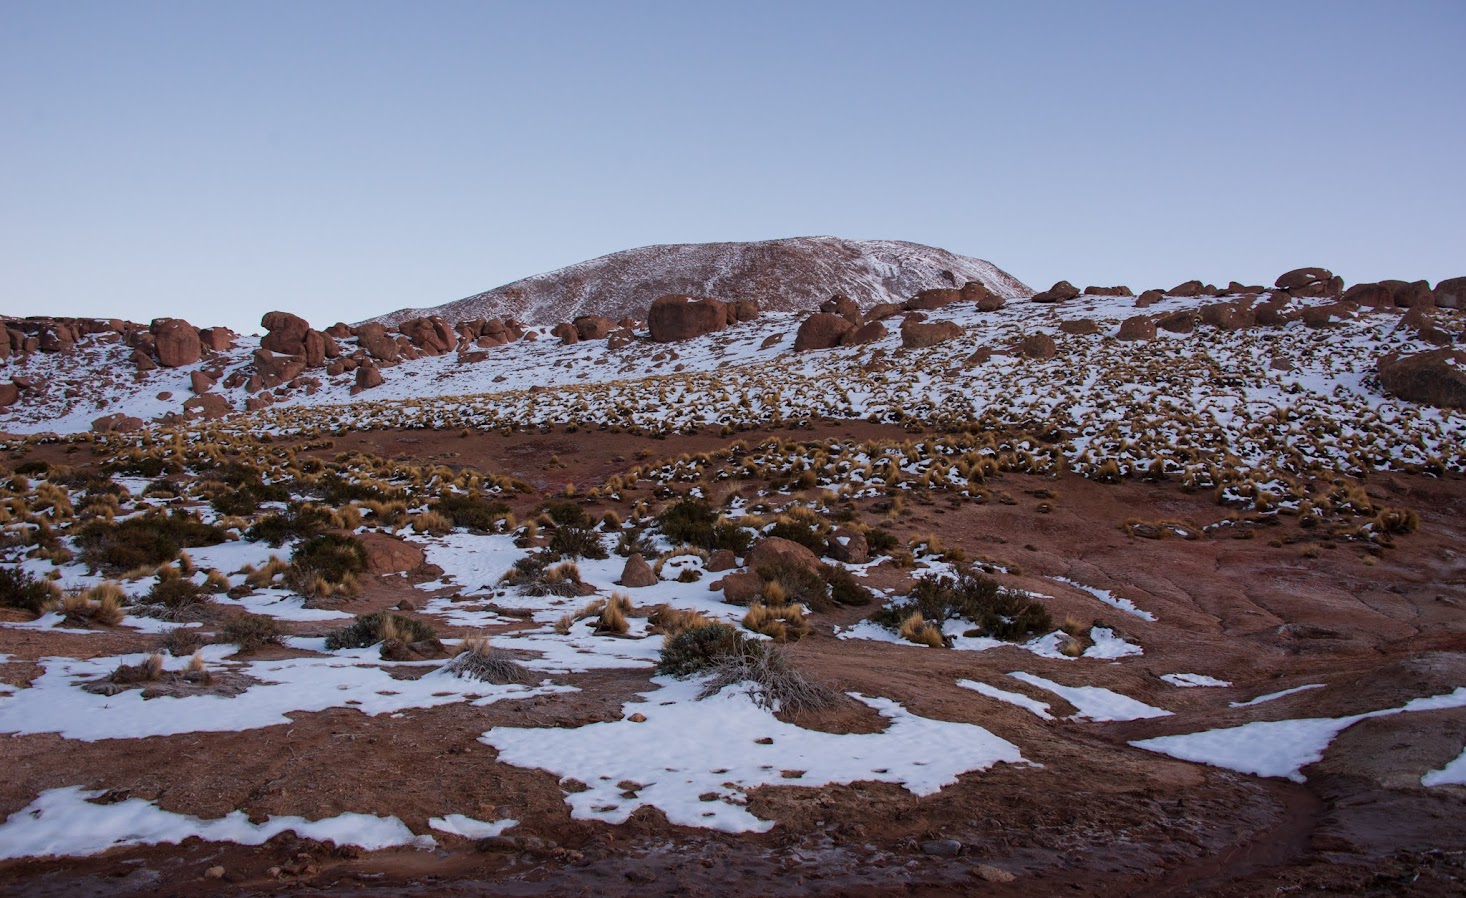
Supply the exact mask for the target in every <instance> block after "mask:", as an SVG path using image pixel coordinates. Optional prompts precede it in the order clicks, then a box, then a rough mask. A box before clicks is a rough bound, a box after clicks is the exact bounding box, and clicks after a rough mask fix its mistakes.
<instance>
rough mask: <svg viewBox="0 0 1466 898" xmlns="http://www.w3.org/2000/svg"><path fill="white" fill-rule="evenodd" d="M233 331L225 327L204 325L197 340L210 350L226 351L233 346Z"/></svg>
mask: <svg viewBox="0 0 1466 898" xmlns="http://www.w3.org/2000/svg"><path fill="white" fill-rule="evenodd" d="M234 340H235V335H234V331H232V330H230V329H229V328H227V327H206V328H204V329H203V330H201V331H199V342H201V343H202V344H203V346H204V348H205V349H207V350H209V351H211V352H227V351H229V350H230V349H233V348H234Z"/></svg>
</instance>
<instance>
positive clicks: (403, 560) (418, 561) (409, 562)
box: [357, 531, 427, 574]
mask: <svg viewBox="0 0 1466 898" xmlns="http://www.w3.org/2000/svg"><path fill="white" fill-rule="evenodd" d="M357 539H359V540H361V545H362V548H363V549H365V550H366V564H367V570H368V571H370V572H371V573H373V574H404V573H406V574H410V573H412V572H413V571H415V570H417V569H418V568H420V567H422V566H423V564H425V563H426V562H427V557H426V555H424V553H423V550H422V549H421V548H420V547H418V546H415V545H413V544H411V543H408V542H403V541H402V540H400V539H398V538H397V537H395V536H392V535H390V534H387V533H376V532H372V531H366V532H363V533H361V534H358V535H357Z"/></svg>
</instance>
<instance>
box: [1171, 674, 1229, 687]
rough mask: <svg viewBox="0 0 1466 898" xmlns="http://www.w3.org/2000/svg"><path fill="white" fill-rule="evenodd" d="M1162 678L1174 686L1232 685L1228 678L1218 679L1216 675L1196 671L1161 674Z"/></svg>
mask: <svg viewBox="0 0 1466 898" xmlns="http://www.w3.org/2000/svg"><path fill="white" fill-rule="evenodd" d="M1161 679H1162V680H1164V681H1166V682H1167V683H1170V684H1171V685H1172V686H1183V687H1185V686H1230V685H1232V684H1231V683H1230V682H1229V681H1227V680H1218V679H1217V678H1216V677H1208V676H1206V675H1204V674H1194V673H1173V674H1161Z"/></svg>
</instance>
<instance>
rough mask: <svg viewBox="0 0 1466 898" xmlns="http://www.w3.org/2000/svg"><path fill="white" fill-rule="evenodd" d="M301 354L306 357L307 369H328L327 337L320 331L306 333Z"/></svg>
mask: <svg viewBox="0 0 1466 898" xmlns="http://www.w3.org/2000/svg"><path fill="white" fill-rule="evenodd" d="M301 350H302V351H301V354H302V355H304V356H305V366H306V367H307V368H324V367H326V335H325V334H323V333H321V332H320V331H306V332H305V339H304V340H303V341H302V345H301Z"/></svg>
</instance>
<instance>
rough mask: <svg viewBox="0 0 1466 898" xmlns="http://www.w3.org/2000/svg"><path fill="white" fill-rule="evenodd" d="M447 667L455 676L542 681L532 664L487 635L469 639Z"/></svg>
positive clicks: (504, 681) (490, 680)
mask: <svg viewBox="0 0 1466 898" xmlns="http://www.w3.org/2000/svg"><path fill="white" fill-rule="evenodd" d="M447 670H448V672H449V673H451V674H453V676H455V677H460V678H463V679H468V680H482V681H483V682H485V683H496V684H499V685H508V684H520V685H526V684H532V683H536V682H538V681H539V680H538V678H537V677H536V676H535V674H534V673H533V672H531V671H530V670H529V668H527V667H525V666H524V665H522V664H520V663H519V662H518V661H515V660H514V659H513V658H510V657H509V656H508V655H507V654H505V653H504V652H502V651H500V650H499V649H496V648H494V647H493V646H492V645H491V644H490V643H489V640H488V639H486V638H473V639H467V640H465V641H464V643H463V648H462V649H460V650H459V652H458V654H457V655H455V656H454V657H453V660H451V661H449V662H448V664H447Z"/></svg>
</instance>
